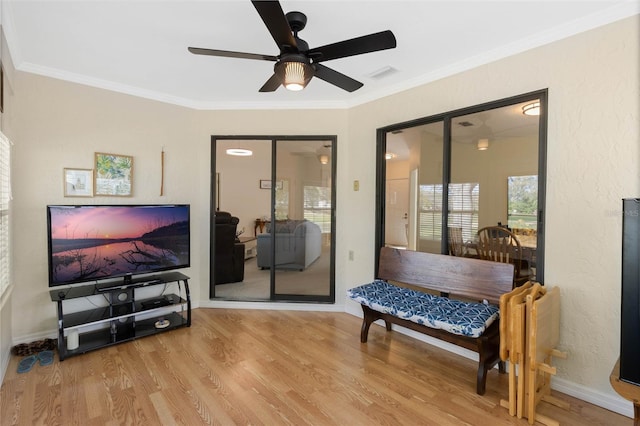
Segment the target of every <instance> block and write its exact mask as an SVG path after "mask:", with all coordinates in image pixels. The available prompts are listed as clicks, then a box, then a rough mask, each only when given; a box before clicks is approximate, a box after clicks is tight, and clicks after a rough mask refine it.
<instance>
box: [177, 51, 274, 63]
mask: <svg viewBox="0 0 640 426" xmlns="http://www.w3.org/2000/svg"><path fill="white" fill-rule="evenodd" d="M188 49H189V52H191V53H193V54H195V55H209V56H224V57H227V58H241V59H258V60H261V61H273V62H275V61H277V60H278V57H277V56H273V55H261V54H259V53H244V52H232V51H230V50H216V49H203V48H200V47H189V48H188Z"/></svg>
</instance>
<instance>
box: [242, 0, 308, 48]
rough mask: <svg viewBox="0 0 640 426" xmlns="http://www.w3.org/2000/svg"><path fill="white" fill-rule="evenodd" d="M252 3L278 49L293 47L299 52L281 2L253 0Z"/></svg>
mask: <svg viewBox="0 0 640 426" xmlns="http://www.w3.org/2000/svg"><path fill="white" fill-rule="evenodd" d="M251 3H253V6H254V7H255V8H256V10H257V11H258V14H259V15H260V17H261V18H262V21H263V22H264V24H265V25H266V26H267V29H268V30H269V32H270V33H271V36H272V37H273V39H274V40H275V42H276V44H277V45H278V47H279V48H280V47H282V46H291V47H293V48H294V49H296V50H297V49H298V44H297V43H296V40H295V38H294V37H293V33H292V32H291V27H289V22H288V21H287V18H286V16H285V15H284V11H283V10H282V6H280V2H278V1H258V0H252V1H251Z"/></svg>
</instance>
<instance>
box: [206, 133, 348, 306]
mask: <svg viewBox="0 0 640 426" xmlns="http://www.w3.org/2000/svg"><path fill="white" fill-rule="evenodd" d="M335 144H336V140H335V137H333V138H332V137H328V138H327V137H323V138H322V139H320V138H317V137H316V138H314V137H310V136H301V137H295V138H294V137H252V138H249V137H232V136H224V137H216V136H214V137H212V163H211V167H212V174H211V176H212V180H213V179H215V181H212V182H211V190H212V194H211V196H212V198H211V199H212V206H211V208H212V211H211V217H212V224H213V223H214V222H213V219H214V213H215V212H216V211H226V212H229V213H230V214H231V215H232V216H234V217H237V218H238V220H239V223H238V224H237V231H236V232H237V233H238V234H239V235H238V240H239V241H238V242H237V244H236V245H238V244H244V246H245V247H244V249H245V256H244V269H243V271H244V276H243V278H242V279H238V280H237V281H236V282H231V283H228V282H226V283H218V284H215V283H214V282H213V281H214V279H213V277H214V275H215V274H214V270H215V268H216V267H217V266H219V264H218V263H216V257H217V254H216V249H215V248H214V245H213V244H212V245H211V269H212V274H211V277H212V282H211V283H210V297H212V298H218V299H224V300H238V301H274V300H282V301H284V300H291V301H294V300H295V301H308V302H334V301H335V289H334V266H333V262H334V261H333V259H334V257H335V250H334V232H335V224H334V219H333V218H334V217H335V213H334V211H335V195H334V194H335V188H334V183H335V178H334V177H335V161H334V156H333V152H334V151H335V146H336V145H335ZM230 148H233V149H238V148H242V149H246V150H249V151H252V153H253V155H248V156H244V157H242V156H240V157H237V156H236V157H233V156H229V155H228V154H227V149H230ZM214 176H215V178H214ZM215 228H216V226H212V227H211V241H216V239H215V238H216V235H215Z"/></svg>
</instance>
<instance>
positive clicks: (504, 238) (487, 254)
mask: <svg viewBox="0 0 640 426" xmlns="http://www.w3.org/2000/svg"><path fill="white" fill-rule="evenodd" d="M477 250H478V256H479V257H480V259H484V260H491V261H494V262H501V263H512V264H513V265H514V266H515V268H514V280H513V283H514V287H517V286H520V285H522V284H524V283H526V282H527V281H529V279H530V277H531V274H530V271H529V265H528V262H526V261H523V260H522V256H523V254H522V247H521V246H520V241H518V238H517V237H516V236H515V234H514V233H513V232H511V231H510V230H508V229H507V228H505V227H502V226H487V227H486V228H482V229H480V230H479V231H478V246H477Z"/></svg>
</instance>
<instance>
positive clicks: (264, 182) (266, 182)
mask: <svg viewBox="0 0 640 426" xmlns="http://www.w3.org/2000/svg"><path fill="white" fill-rule="evenodd" d="M260 189H271V180H270V179H260Z"/></svg>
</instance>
